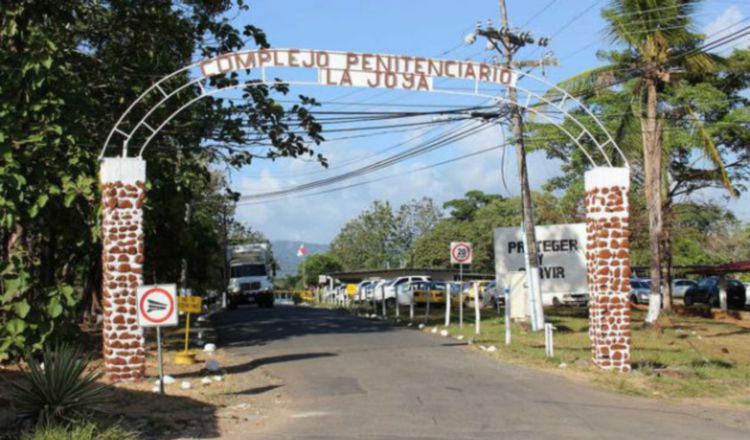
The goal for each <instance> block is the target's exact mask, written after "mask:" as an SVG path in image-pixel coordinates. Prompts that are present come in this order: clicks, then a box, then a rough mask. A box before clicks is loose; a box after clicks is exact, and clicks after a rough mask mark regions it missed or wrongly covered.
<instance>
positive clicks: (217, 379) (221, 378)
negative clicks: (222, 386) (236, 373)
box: [211, 374, 224, 382]
mask: <svg viewBox="0 0 750 440" xmlns="http://www.w3.org/2000/svg"><path fill="white" fill-rule="evenodd" d="M211 379H212V380H213V381H214V382H221V381H222V380H224V376H219V375H218V374H215V375H213V376H211Z"/></svg>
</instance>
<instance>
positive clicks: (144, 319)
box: [137, 284, 177, 327]
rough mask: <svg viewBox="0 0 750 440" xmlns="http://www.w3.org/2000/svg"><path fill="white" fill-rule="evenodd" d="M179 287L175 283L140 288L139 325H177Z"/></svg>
mask: <svg viewBox="0 0 750 440" xmlns="http://www.w3.org/2000/svg"><path fill="white" fill-rule="evenodd" d="M176 292H177V287H176V286H175V285H174V284H162V285H157V286H141V287H139V288H138V296H137V298H138V299H137V301H138V325H140V326H141V327H168V326H175V325H177V295H176Z"/></svg>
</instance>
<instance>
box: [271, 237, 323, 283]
mask: <svg viewBox="0 0 750 440" xmlns="http://www.w3.org/2000/svg"><path fill="white" fill-rule="evenodd" d="M300 244H304V245H305V248H306V249H307V255H308V256H310V255H312V254H321V253H324V252H326V251H328V245H327V244H320V243H306V242H304V241H303V242H299V241H290V240H271V246H272V247H273V256H274V257H275V258H276V261H278V263H279V266H280V267H279V270H278V272H276V276H277V277H284V276H287V275H296V274H297V267H299V263H300V262H301V261H302V259H301V258H300V257H298V256H297V249H298V248H299V245H300Z"/></svg>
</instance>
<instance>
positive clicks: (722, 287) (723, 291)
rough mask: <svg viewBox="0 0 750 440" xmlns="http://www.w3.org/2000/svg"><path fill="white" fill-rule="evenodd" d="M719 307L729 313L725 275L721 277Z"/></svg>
mask: <svg viewBox="0 0 750 440" xmlns="http://www.w3.org/2000/svg"><path fill="white" fill-rule="evenodd" d="M709 302H710V300H709ZM719 307H721V310H722V311H724V312H726V311H727V276H726V275H725V274H721V275H720V276H719Z"/></svg>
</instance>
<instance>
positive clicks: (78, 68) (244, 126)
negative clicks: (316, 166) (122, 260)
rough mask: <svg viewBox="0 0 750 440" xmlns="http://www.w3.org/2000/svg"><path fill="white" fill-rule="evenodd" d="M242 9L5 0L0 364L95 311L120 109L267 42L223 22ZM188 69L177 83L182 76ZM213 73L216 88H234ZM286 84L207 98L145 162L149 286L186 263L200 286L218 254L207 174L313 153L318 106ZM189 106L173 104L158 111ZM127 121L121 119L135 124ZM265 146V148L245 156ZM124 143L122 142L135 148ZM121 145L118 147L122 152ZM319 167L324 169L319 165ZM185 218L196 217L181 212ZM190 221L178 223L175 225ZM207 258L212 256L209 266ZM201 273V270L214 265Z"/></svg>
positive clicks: (201, 3) (1, 26)
mask: <svg viewBox="0 0 750 440" xmlns="http://www.w3.org/2000/svg"><path fill="white" fill-rule="evenodd" d="M235 8H236V9H239V10H241V11H244V10H246V9H247V5H246V4H245V2H244V1H241V0H238V1H237V2H231V1H223V2H217V1H215V0H198V1H180V0H174V1H160V2H150V1H135V2H121V1H93V0H60V1H55V2H29V1H25V0H8V1H5V2H4V3H3V7H2V8H1V9H0V65H2V66H3V68H2V69H0V244H1V245H2V246H1V248H0V252H2V254H1V255H0V277H1V278H2V283H0V299H2V301H1V302H0V341H1V342H0V361H2V360H4V359H7V358H8V357H11V356H18V355H19V354H21V352H22V351H25V350H27V349H39V348H40V347H41V345H42V344H43V341H44V340H45V338H47V337H48V336H49V335H51V334H52V333H53V332H55V331H57V330H59V329H60V327H61V326H63V325H64V324H66V323H72V322H73V320H74V319H75V318H76V317H77V316H78V314H79V312H80V311H81V306H80V305H79V304H80V303H81V300H82V299H88V298H92V301H91V302H92V303H96V300H95V298H96V294H97V292H98V290H99V286H100V284H101V283H100V280H99V274H100V273H101V267H100V261H101V254H100V248H99V240H100V238H99V226H98V209H99V206H98V201H99V194H98V189H97V180H98V178H97V172H98V166H99V163H98V160H97V157H98V153H99V150H100V148H101V143H102V141H103V140H104V139H106V136H107V133H108V131H109V129H110V128H111V127H112V126H113V125H114V122H115V120H116V119H117V118H118V117H119V115H120V114H122V112H123V110H124V109H125V108H127V106H129V105H130V103H131V102H132V101H133V100H134V99H135V98H136V97H137V96H138V95H139V94H140V93H142V92H143V91H144V90H146V88H148V87H149V86H150V85H151V84H152V83H153V82H154V81H155V80H158V79H159V78H161V77H163V76H164V75H166V74H169V73H171V72H174V71H176V70H178V69H179V68H181V67H183V66H185V65H188V64H190V63H191V62H192V59H193V57H194V56H196V55H197V56H212V55H214V54H217V53H220V52H227V51H232V50H235V49H239V48H241V47H243V46H244V40H248V41H250V42H253V41H254V42H255V44H256V45H257V46H260V47H268V41H267V39H266V35H265V34H264V33H263V32H262V31H261V30H259V29H258V28H256V27H254V26H252V25H248V26H245V27H244V28H243V29H237V28H235V27H234V26H233V25H232V23H231V21H230V18H229V17H227V16H226V15H225V14H226V13H227V12H229V11H230V10H233V9H235ZM187 75H189V73H188V72H185V73H183V74H178V75H176V76H175V77H174V80H175V81H183V82H184V80H186V79H187ZM238 81H239V79H238V77H237V76H233V75H229V76H225V77H214V78H212V79H211V83H212V85H214V86H222V85H230V84H238ZM288 92H289V88H288V86H287V85H285V84H283V83H277V84H274V85H272V86H263V85H257V84H252V87H250V86H248V87H246V89H245V91H244V98H245V101H244V102H242V103H237V102H234V101H233V102H231V103H230V102H227V101H225V100H222V99H218V98H217V99H214V98H206V99H203V100H201V101H199V102H198V103H196V104H195V105H193V106H191V107H189V108H188V109H187V110H186V111H184V112H182V113H180V115H179V116H178V117H177V118H175V119H174V120H173V121H172V123H171V124H170V125H169V126H168V127H167V128H165V130H163V131H162V132H161V133H160V135H159V136H157V137H155V138H154V140H153V141H152V143H151V144H150V147H149V149H148V150H146V152H145V158H146V159H147V161H148V167H147V173H148V176H147V179H148V194H147V206H146V208H145V217H144V221H145V224H144V230H145V233H146V237H147V238H146V240H147V243H148V245H147V246H146V258H147V259H146V266H145V268H144V269H145V270H144V272H145V275H146V282H153V281H162V280H169V281H174V280H176V279H177V278H178V276H179V273H180V267H181V260H183V257H186V258H187V259H188V260H192V261H188V267H190V268H193V269H191V270H192V271H193V279H194V281H195V282H196V283H198V284H204V283H206V282H207V280H208V279H209V278H210V277H211V276H213V275H210V276H209V274H208V273H201V271H203V269H204V267H203V266H204V265H205V264H207V262H206V258H207V256H206V255H205V254H202V253H200V252H199V251H196V250H197V249H200V248H203V249H205V250H206V251H209V250H210V252H212V253H213V252H222V251H221V246H217V243H216V240H218V239H219V238H220V237H221V235H222V234H218V233H217V231H216V229H217V221H218V220H219V219H220V218H221V217H220V216H216V215H213V214H211V213H210V212H209V211H210V210H211V209H213V207H214V206H216V205H215V204H213V203H209V202H208V201H207V200H205V194H206V192H207V191H209V192H210V191H212V190H211V189H210V187H211V179H212V171H211V170H212V169H215V168H216V165H219V164H220V163H221V165H222V166H231V167H239V166H244V165H248V164H250V163H252V162H253V161H256V160H262V159H279V158H283V157H289V158H294V157H298V156H300V155H303V154H304V155H312V154H314V153H313V151H312V150H311V149H310V148H309V147H308V146H309V145H314V144H315V143H316V142H320V141H321V140H322V137H321V136H320V129H321V127H320V126H319V125H318V124H317V123H316V122H315V120H314V118H312V116H311V115H310V112H309V108H310V107H311V106H313V105H315V102H314V101H313V100H310V99H308V98H305V97H301V98H300V99H301V101H302V104H301V105H292V106H288V107H284V106H282V105H281V104H280V103H279V102H278V101H277V100H275V99H274V97H276V96H279V95H284V94H287V93H288ZM189 99H192V96H188V95H187V94H185V95H180V96H178V97H177V98H176V99H175V100H174V102H173V103H172V104H169V105H167V107H168V108H164V109H162V111H164V112H170V113H171V112H172V111H173V110H175V109H176V108H178V107H180V106H182V105H183V104H185V103H186V102H187V101H188V100H189ZM134 122H135V121H125V123H127V124H131V126H132V124H133V123H134ZM259 141H260V142H261V143H262V144H264V145H268V147H267V148H266V149H265V150H262V151H264V152H262V153H253V154H251V153H250V151H259V149H253V150H251V149H250V148H249V147H251V146H253V145H257V144H258V142H259ZM137 143H138V139H132V140H131V144H137ZM117 147H118V148H119V147H120V145H117ZM318 160H319V161H321V162H323V163H325V159H324V158H322V157H320V156H318ZM188 210H191V215H186V213H187V211H188ZM184 219H187V221H184ZM212 258H215V257H212ZM209 266H210V265H209Z"/></svg>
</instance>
